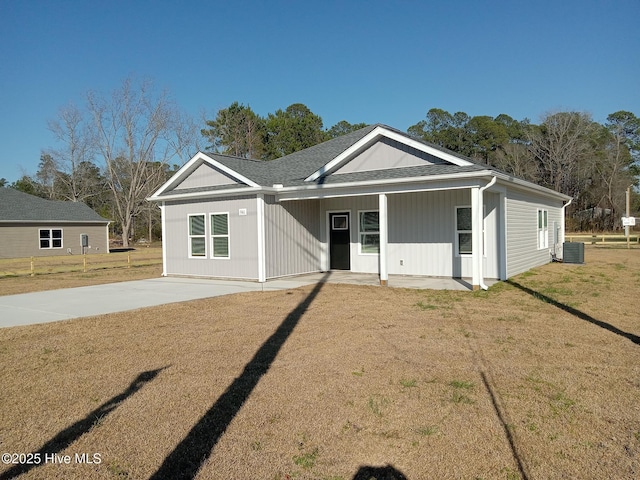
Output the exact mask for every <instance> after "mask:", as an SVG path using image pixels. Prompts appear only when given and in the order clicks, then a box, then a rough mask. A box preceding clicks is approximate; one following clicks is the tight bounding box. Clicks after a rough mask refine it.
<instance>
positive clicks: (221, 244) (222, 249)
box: [213, 237, 229, 258]
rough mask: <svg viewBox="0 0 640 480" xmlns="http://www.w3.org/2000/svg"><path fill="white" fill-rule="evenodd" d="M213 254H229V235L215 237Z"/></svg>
mask: <svg viewBox="0 0 640 480" xmlns="http://www.w3.org/2000/svg"><path fill="white" fill-rule="evenodd" d="M213 256H214V257H224V258H226V257H228V256H229V237H215V238H214V239H213Z"/></svg>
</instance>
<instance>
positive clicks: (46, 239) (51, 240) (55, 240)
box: [39, 228, 62, 248]
mask: <svg viewBox="0 0 640 480" xmlns="http://www.w3.org/2000/svg"><path fill="white" fill-rule="evenodd" d="M39 237H40V248H62V230H61V229H57V228H51V229H40V234H39Z"/></svg>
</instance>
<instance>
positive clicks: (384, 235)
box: [378, 193, 389, 287]
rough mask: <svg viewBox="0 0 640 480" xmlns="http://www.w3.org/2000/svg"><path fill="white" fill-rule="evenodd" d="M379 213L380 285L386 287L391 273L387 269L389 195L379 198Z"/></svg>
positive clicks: (382, 195)
mask: <svg viewBox="0 0 640 480" xmlns="http://www.w3.org/2000/svg"><path fill="white" fill-rule="evenodd" d="M378 212H379V213H378V216H379V221H380V227H379V228H380V258H379V260H380V285H382V286H383V287H386V286H387V285H388V283H389V271H388V269H387V241H388V239H389V234H388V232H389V227H388V225H387V195H386V194H384V193H381V194H380V195H379V196H378Z"/></svg>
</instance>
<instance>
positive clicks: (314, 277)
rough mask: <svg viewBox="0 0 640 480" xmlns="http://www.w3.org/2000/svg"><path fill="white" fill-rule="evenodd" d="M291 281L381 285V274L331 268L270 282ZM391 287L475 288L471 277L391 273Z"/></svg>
mask: <svg viewBox="0 0 640 480" xmlns="http://www.w3.org/2000/svg"><path fill="white" fill-rule="evenodd" d="M278 281H291V282H292V283H295V282H304V284H309V283H317V282H326V283H342V284H349V285H371V286H380V276H379V275H378V274H375V273H356V272H349V271H345V270H331V271H329V272H324V273H323V272H318V273H307V274H304V275H295V276H292V277H287V278H281V279H273V280H268V281H267V286H268V284H269V283H270V282H278ZM498 281H499V280H490V279H485V283H486V284H487V286H489V287H490V286H491V285H494V284H495V283H497V282H498ZM387 286H389V287H394V288H414V289H420V290H423V289H424V290H466V291H471V290H473V285H472V283H471V278H450V277H424V276H419V275H389V278H388V284H387Z"/></svg>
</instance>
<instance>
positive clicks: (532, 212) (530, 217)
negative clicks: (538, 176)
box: [506, 187, 562, 277]
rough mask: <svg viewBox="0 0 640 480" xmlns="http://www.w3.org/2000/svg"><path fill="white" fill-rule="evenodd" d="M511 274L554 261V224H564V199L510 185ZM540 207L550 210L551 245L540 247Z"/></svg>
mask: <svg viewBox="0 0 640 480" xmlns="http://www.w3.org/2000/svg"><path fill="white" fill-rule="evenodd" d="M506 203H507V207H506V210H507V212H506V213H507V277H512V276H514V275H517V274H519V273H522V272H525V271H527V270H529V269H531V268H533V267H537V266H540V265H544V264H545V263H548V262H550V261H551V251H552V250H553V247H554V245H553V225H554V222H557V223H558V224H560V220H561V216H562V201H560V200H552V199H547V198H545V197H541V196H538V195H533V194H531V193H528V192H525V191H523V190H518V189H515V188H513V187H509V188H508V189H507V198H506ZM538 209H546V210H547V211H548V212H549V217H548V225H549V248H544V249H539V248H538Z"/></svg>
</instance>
